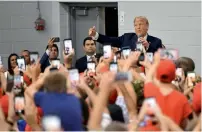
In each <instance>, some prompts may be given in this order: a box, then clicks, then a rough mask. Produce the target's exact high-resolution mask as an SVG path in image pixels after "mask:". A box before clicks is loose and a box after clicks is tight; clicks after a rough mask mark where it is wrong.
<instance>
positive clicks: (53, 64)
mask: <svg viewBox="0 0 202 132" xmlns="http://www.w3.org/2000/svg"><path fill="white" fill-rule="evenodd" d="M51 64H52V66H53V67H57V68H58V69H59V67H60V60H59V59H56V60H52V62H51Z"/></svg>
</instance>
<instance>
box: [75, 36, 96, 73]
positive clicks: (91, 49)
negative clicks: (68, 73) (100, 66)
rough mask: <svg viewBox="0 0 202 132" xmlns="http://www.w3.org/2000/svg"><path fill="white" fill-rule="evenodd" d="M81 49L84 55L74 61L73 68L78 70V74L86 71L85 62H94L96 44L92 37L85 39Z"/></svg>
mask: <svg viewBox="0 0 202 132" xmlns="http://www.w3.org/2000/svg"><path fill="white" fill-rule="evenodd" d="M83 49H84V51H85V53H86V55H85V56H83V57H81V58H80V59H78V60H76V64H75V67H76V68H77V69H78V70H79V73H82V72H84V71H85V70H86V69H87V62H88V61H94V59H95V54H96V44H95V41H94V40H93V39H92V37H87V38H85V39H84V41H83Z"/></svg>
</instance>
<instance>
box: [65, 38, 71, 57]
mask: <svg viewBox="0 0 202 132" xmlns="http://www.w3.org/2000/svg"><path fill="white" fill-rule="evenodd" d="M63 42H64V52H65V55H68V54H69V53H70V52H71V51H72V49H73V48H72V40H71V39H65V40H64V41H63Z"/></svg>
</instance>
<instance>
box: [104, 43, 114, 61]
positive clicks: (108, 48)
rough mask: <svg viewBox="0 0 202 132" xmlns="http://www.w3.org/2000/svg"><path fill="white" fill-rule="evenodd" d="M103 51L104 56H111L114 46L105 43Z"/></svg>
mask: <svg viewBox="0 0 202 132" xmlns="http://www.w3.org/2000/svg"><path fill="white" fill-rule="evenodd" d="M103 53H104V58H106V59H107V58H110V57H111V54H112V48H111V45H104V46H103Z"/></svg>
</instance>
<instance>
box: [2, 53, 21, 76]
mask: <svg viewBox="0 0 202 132" xmlns="http://www.w3.org/2000/svg"><path fill="white" fill-rule="evenodd" d="M17 58H18V55H17V54H15V53H12V54H10V55H9V57H8V71H7V72H6V73H5V74H6V78H7V80H12V79H13V76H14V69H15V67H16V66H17Z"/></svg>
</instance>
